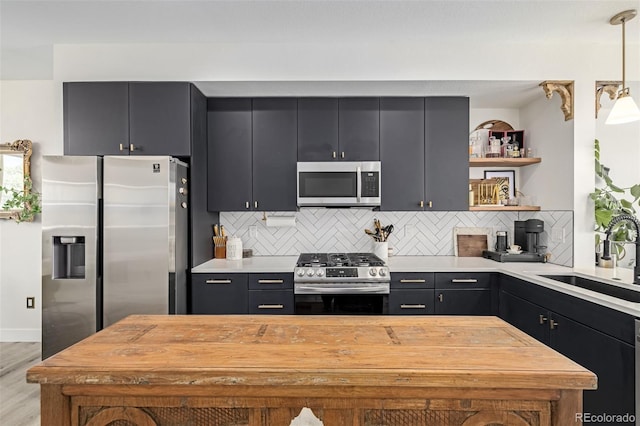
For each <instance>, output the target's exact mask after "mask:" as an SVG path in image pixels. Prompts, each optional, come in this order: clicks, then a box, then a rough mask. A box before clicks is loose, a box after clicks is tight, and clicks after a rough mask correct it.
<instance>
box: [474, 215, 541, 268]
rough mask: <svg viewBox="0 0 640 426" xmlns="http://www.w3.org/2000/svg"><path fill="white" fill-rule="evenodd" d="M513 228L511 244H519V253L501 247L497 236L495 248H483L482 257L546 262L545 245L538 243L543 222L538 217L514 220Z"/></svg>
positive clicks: (507, 260) (497, 259)
mask: <svg viewBox="0 0 640 426" xmlns="http://www.w3.org/2000/svg"><path fill="white" fill-rule="evenodd" d="M513 228H514V229H513V231H514V232H513V244H515V245H518V246H520V248H521V250H522V251H521V252H520V253H513V252H510V251H508V250H506V249H503V247H504V243H502V242H501V241H500V236H498V241H497V244H496V250H483V252H482V257H485V258H487V259H492V260H495V261H497V262H546V261H547V257H546V251H547V247H546V246H543V245H541V244H540V234H541V233H543V232H544V222H543V221H542V220H540V219H528V220H516V221H515V222H514V225H513Z"/></svg>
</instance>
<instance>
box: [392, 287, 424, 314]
mask: <svg viewBox="0 0 640 426" xmlns="http://www.w3.org/2000/svg"><path fill="white" fill-rule="evenodd" d="M433 313H434V307H433V289H420V290H392V291H391V292H390V293H389V315H432V314H433Z"/></svg>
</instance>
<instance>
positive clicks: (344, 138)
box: [338, 98, 380, 161]
mask: <svg viewBox="0 0 640 426" xmlns="http://www.w3.org/2000/svg"><path fill="white" fill-rule="evenodd" d="M338 111H339V114H338V117H339V118H338V120H339V122H338V123H339V124H338V144H339V146H340V149H339V153H338V158H339V159H344V160H346V161H379V160H380V101H379V99H378V98H341V99H340V101H339V103H338Z"/></svg>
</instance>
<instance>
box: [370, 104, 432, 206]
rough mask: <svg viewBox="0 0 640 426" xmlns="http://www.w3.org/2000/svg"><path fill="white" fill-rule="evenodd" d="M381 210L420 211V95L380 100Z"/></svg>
mask: <svg viewBox="0 0 640 426" xmlns="http://www.w3.org/2000/svg"><path fill="white" fill-rule="evenodd" d="M380 160H381V162H382V205H381V206H380V209H381V210H386V211H392V210H395V211H398V210H399V211H411V210H423V207H421V202H422V205H424V182H425V179H424V160H425V157H424V98H381V99H380Z"/></svg>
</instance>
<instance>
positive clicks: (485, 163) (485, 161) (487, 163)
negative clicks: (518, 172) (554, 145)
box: [469, 157, 542, 167]
mask: <svg viewBox="0 0 640 426" xmlns="http://www.w3.org/2000/svg"><path fill="white" fill-rule="evenodd" d="M541 161H542V158H537V157H531V158H469V167H521V166H528V165H529V164H536V163H539V162H541Z"/></svg>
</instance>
